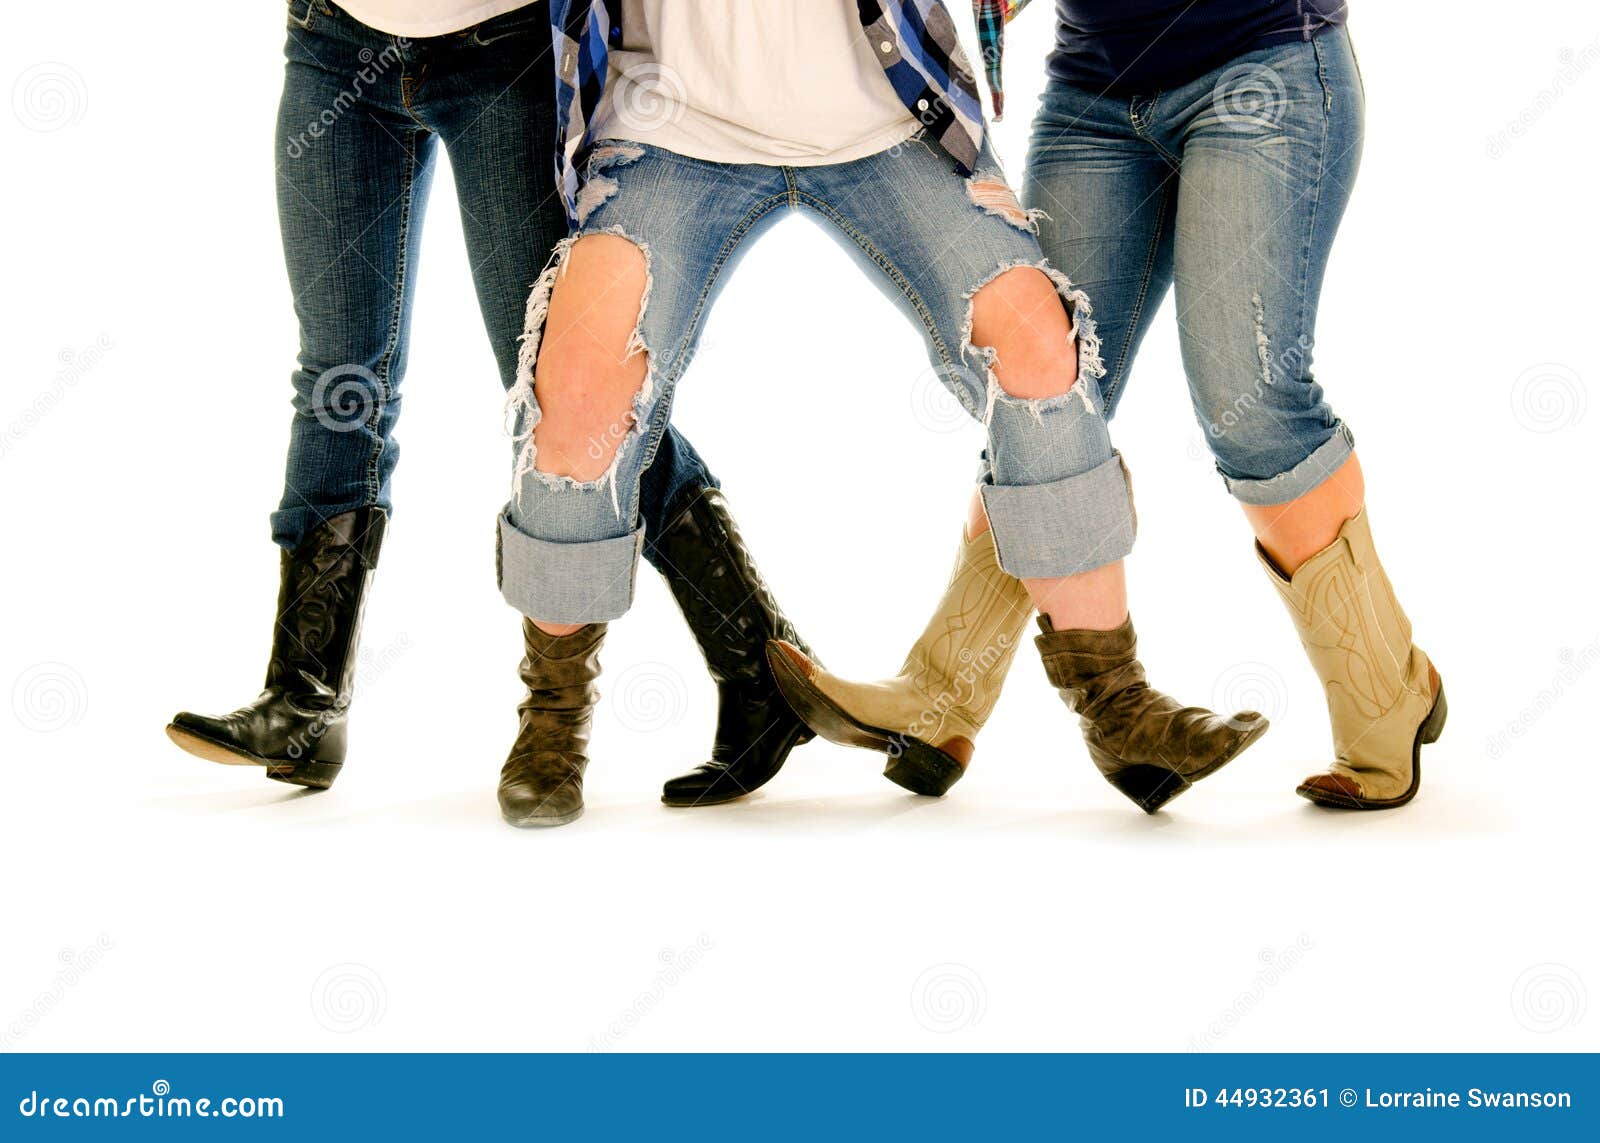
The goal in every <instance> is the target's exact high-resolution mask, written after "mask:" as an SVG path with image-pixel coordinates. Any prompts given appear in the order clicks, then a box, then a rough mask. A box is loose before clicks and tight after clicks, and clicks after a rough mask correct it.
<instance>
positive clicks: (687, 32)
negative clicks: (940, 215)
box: [594, 0, 921, 166]
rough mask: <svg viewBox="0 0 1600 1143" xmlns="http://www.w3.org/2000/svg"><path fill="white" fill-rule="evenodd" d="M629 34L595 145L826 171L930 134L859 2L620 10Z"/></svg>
mask: <svg viewBox="0 0 1600 1143" xmlns="http://www.w3.org/2000/svg"><path fill="white" fill-rule="evenodd" d="M622 34H623V49H622V50H621V51H617V50H613V51H612V52H611V53H610V75H609V76H608V77H607V79H606V89H605V95H604V98H603V99H602V101H601V104H600V108H599V111H598V113H597V114H596V116H595V126H594V136H595V138H597V139H606V138H611V139H628V140H631V141H633V142H636V143H651V144H654V145H656V146H658V147H664V148H666V149H667V150H669V151H676V152H678V153H679V154H681V155H689V156H692V157H693V158H697V159H707V160H709V161H711V162H714V163H764V164H767V165H770V166H821V165H823V164H827V163H845V162H849V161H850V160H852V159H860V158H864V157H865V156H867V155H875V154H877V153H878V152H879V151H883V150H886V149H888V148H889V147H892V146H894V145H895V144H896V143H899V142H902V141H903V140H905V139H907V138H909V137H910V136H912V135H913V134H915V133H916V131H917V129H918V128H919V127H920V126H921V124H920V123H918V122H917V120H916V119H915V118H914V117H913V116H912V114H911V112H910V111H908V110H907V109H906V105H905V104H904V103H902V102H901V101H900V97H899V96H898V95H896V94H895V90H894V87H893V85H891V84H890V82H889V77H888V76H886V75H885V74H884V72H883V65H882V64H881V63H879V62H878V59H877V57H876V56H875V55H874V54H873V50H872V45H871V44H869V43H868V42H867V39H866V34H865V31H864V30H863V28H862V27H861V19H860V16H859V15H858V14H857V9H856V5H855V2H854V0H623V24H622Z"/></svg>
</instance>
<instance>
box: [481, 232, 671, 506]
mask: <svg viewBox="0 0 1600 1143" xmlns="http://www.w3.org/2000/svg"><path fill="white" fill-rule="evenodd" d="M602 238H607V239H616V240H620V241H617V242H616V243H615V244H614V245H613V244H612V243H610V242H609V241H608V242H607V243H605V244H604V245H597V244H596V241H597V240H599V239H602ZM581 243H589V245H588V246H586V247H584V248H583V249H582V250H580V249H579V244H581ZM575 257H576V260H577V263H578V272H579V273H581V274H582V275H583V278H582V280H581V281H577V280H574V279H572V278H571V277H570V276H569V275H570V274H572V273H573V271H574V266H573V263H574V259H575ZM635 278H637V279H639V282H640V284H638V285H636V286H635V285H632V283H633V281H634V280H635ZM563 279H565V281H567V282H571V283H572V286H571V288H572V289H575V290H578V291H580V293H579V294H578V295H577V296H568V295H566V294H565V293H562V294H561V295H560V296H559V297H558V296H557V293H558V282H562V281H563ZM619 281H621V282H625V283H627V284H628V287H629V294H625V295H623V296H625V297H626V296H629V295H631V294H633V293H637V297H638V300H637V302H635V303H632V309H631V310H629V311H628V312H627V313H626V314H623V313H621V312H619V311H617V310H615V309H599V308H597V307H596V305H595V302H594V299H596V298H599V297H601V296H603V294H604V292H605V291H606V290H607V289H608V288H610V284H611V283H615V282H619ZM651 284H652V274H651V255H650V250H649V248H648V247H647V246H646V245H645V244H644V243H642V242H639V241H637V240H635V239H633V238H631V237H630V236H628V235H627V234H626V233H624V232H623V231H622V230H621V229H620V228H613V229H610V230H603V231H594V232H591V233H589V234H584V235H578V236H574V237H572V238H568V239H565V240H564V241H562V242H561V243H560V244H559V245H558V246H557V247H556V250H555V253H554V254H553V255H552V257H551V260H550V264H549V265H548V266H547V267H546V268H545V271H544V273H543V274H541V275H540V277H539V280H538V281H537V282H536V283H535V284H534V287H533V290H532V292H531V293H530V294H529V297H528V309H527V316H526V320H525V327H524V332H523V337H522V348H521V352H520V354H519V357H518V368H517V381H516V384H515V385H514V386H513V387H512V390H511V393H510V394H509V396H508V397H507V419H508V429H509V431H510V433H511V435H512V438H513V440H514V441H516V442H517V461H516V469H515V475H514V478H513V489H514V494H515V496H516V498H517V499H519V500H520V498H521V496H522V494H523V492H524V490H525V489H526V487H527V482H528V481H529V480H533V481H537V482H538V483H539V484H542V485H544V486H545V487H547V488H553V489H568V490H570V489H577V490H598V489H602V488H606V487H607V486H609V487H610V490H611V494H612V501H613V504H616V503H617V500H618V497H617V492H616V476H617V472H618V469H619V468H620V466H621V464H622V460H623V458H624V457H625V456H626V455H627V452H628V450H629V449H630V448H636V447H642V446H641V444H640V439H641V438H642V437H643V436H644V432H645V429H646V427H647V423H648V415H649V409H650V406H651V402H652V398H653V396H654V392H655V375H654V358H653V355H652V353H651V351H650V348H649V346H648V345H647V344H646V343H645V338H644V333H643V325H644V317H645V314H646V312H647V309H648V305H649V298H650V288H651ZM553 301H554V302H555V303H556V308H557V309H558V310H563V311H566V312H564V313H563V314H561V315H560V320H561V323H562V324H561V327H560V328H559V329H558V330H556V331H555V332H554V333H551V332H550V331H549V330H548V328H547V327H548V325H549V322H550V311H551V308H552V302H553ZM573 303H576V304H575V305H574V304H573ZM619 325H620V328H619ZM596 390H599V391H600V392H602V393H609V394H610V395H611V396H612V397H614V398H615V400H614V402H612V403H611V406H610V407H608V406H607V404H606V402H605V401H604V400H603V399H602V401H601V402H600V403H599V404H596V403H595V399H594V397H595V392H596ZM619 511H620V508H619Z"/></svg>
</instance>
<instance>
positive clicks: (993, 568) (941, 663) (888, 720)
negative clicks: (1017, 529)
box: [767, 532, 1033, 797]
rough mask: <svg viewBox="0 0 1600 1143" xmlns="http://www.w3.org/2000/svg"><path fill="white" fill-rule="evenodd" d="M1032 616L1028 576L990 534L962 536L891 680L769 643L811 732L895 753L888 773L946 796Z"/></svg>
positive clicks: (782, 685)
mask: <svg viewBox="0 0 1600 1143" xmlns="http://www.w3.org/2000/svg"><path fill="white" fill-rule="evenodd" d="M1032 614H1033V601H1032V600H1030V599H1029V598H1028V591H1027V589H1026V588H1025V587H1023V586H1022V581H1020V580H1018V579H1016V578H1015V577H1013V576H1011V575H1008V574H1006V573H1005V572H1004V571H1002V570H1001V569H1000V564H999V561H998V560H997V559H996V557H995V550H994V541H993V539H992V538H991V537H990V536H989V533H988V532H984V533H983V534H982V535H980V536H977V537H976V538H974V539H971V540H968V539H966V538H965V537H963V540H962V544H961V551H960V553H959V555H958V556H957V559H956V567H955V571H954V572H953V573H952V574H951V576H950V584H949V586H948V587H946V588H945V593H944V598H943V599H942V600H940V601H939V606H938V608H937V609H936V610H935V611H934V613H933V617H932V618H931V619H930V620H929V621H928V626H927V629H926V630H925V631H923V633H922V636H921V637H920V638H919V639H918V640H917V641H916V643H915V644H914V645H913V646H912V648H911V653H910V654H909V655H907V656H906V661H905V665H904V666H903V667H901V668H900V673H899V674H898V675H896V676H895V677H894V678H892V679H888V680H885V681H883V682H876V683H856V682H850V681H848V680H845V679H841V678H839V677H838V676H837V675H833V674H830V673H829V672H827V671H825V670H823V669H822V668H821V667H819V666H817V665H816V664H815V663H813V662H812V661H811V660H810V659H809V658H808V657H807V656H806V655H805V654H803V653H802V652H801V651H800V650H799V649H797V648H796V647H794V646H792V645H791V644H789V643H785V642H782V641H781V640H774V641H772V642H771V643H768V644H767V648H768V650H767V657H768V660H769V661H770V663H771V664H772V673H773V675H774V676H775V677H776V678H777V680H778V688H779V689H780V690H781V691H782V692H783V697H784V698H785V699H787V700H788V702H789V705H790V706H792V707H794V710H795V713H796V714H798V715H799V716H800V717H801V719H803V720H804V721H805V723H806V724H807V725H808V726H810V727H811V729H812V730H814V731H816V732H817V733H818V734H820V735H822V736H823V737H824V738H826V739H828V740H829V741H831V742H837V743H840V744H841V745H844V746H864V747H866V748H867V749H869V750H878V751H881V752H883V753H884V754H887V755H888V756H889V763H888V765H887V766H886V767H885V768H884V771H883V775H884V777H886V778H888V779H889V780H890V781H892V782H895V783H897V784H898V785H901V786H904V787H905V788H906V789H908V790H910V791H912V792H913V793H917V794H928V795H930V796H933V797H938V796H939V795H941V794H943V793H944V792H945V791H947V790H949V789H950V787H951V786H953V785H955V783H956V782H957V781H958V780H959V779H960V777H961V775H962V774H963V773H965V772H966V766H967V763H968V762H969V761H970V760H971V758H972V750H973V740H974V739H976V738H977V736H978V731H980V730H981V729H983V724H984V723H985V722H986V721H987V720H988V718H989V715H990V713H991V712H992V711H993V710H994V704H995V702H996V701H997V700H998V699H999V698H1000V688H1001V686H1002V685H1003V684H1004V683H1005V679H1006V673H1007V672H1008V671H1009V670H1010V669H1011V660H1012V659H1013V658H1014V657H1015V656H1016V652H1017V645H1018V644H1019V643H1020V642H1021V640H1022V632H1023V628H1024V627H1026V626H1027V623H1028V617H1029V616H1030V615H1032Z"/></svg>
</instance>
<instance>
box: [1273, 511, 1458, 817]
mask: <svg viewBox="0 0 1600 1143" xmlns="http://www.w3.org/2000/svg"><path fill="white" fill-rule="evenodd" d="M1256 555H1257V556H1259V557H1260V559H1261V565H1262V566H1263V567H1264V568H1266V569H1267V575H1268V576H1269V577H1270V578H1271V580H1272V585H1273V586H1274V587H1276V588H1277V589H1278V594H1279V595H1281V596H1282V597H1283V602H1284V603H1285V604H1286V605H1287V606H1288V608H1289V614H1290V615H1291V616H1293V617H1294V625H1295V627H1296V629H1298V631H1299V633H1300V642H1301V644H1302V645H1303V646H1304V647H1305V649H1306V654H1307V655H1308V656H1310V658H1311V665H1312V666H1313V667H1314V668H1315V669H1316V672H1317V675H1318V676H1319V677H1320V678H1321V679H1322V688H1323V690H1324V691H1326V692H1327V696H1328V716H1329V718H1330V719H1331V720H1332V722H1333V749H1334V753H1335V755H1336V756H1337V761H1335V762H1334V764H1333V766H1332V768H1330V769H1328V770H1326V771H1324V772H1323V773H1321V774H1313V775H1312V776H1311V777H1309V778H1307V779H1306V780H1305V781H1304V782H1302V783H1300V787H1299V789H1298V790H1296V791H1295V792H1296V793H1298V794H1299V795H1300V796H1301V797H1303V798H1310V799H1311V800H1312V801H1313V802H1317V803H1318V804H1320V805H1324V806H1338V807H1341V808H1344V809H1356V810H1383V809H1390V808H1392V807H1394V806H1403V805H1405V804H1406V803H1407V802H1409V801H1410V800H1411V799H1412V798H1414V797H1416V794H1417V788H1418V787H1419V786H1420V785H1421V783H1422V747H1423V744H1424V743H1429V742H1434V741H1436V740H1437V739H1438V737H1439V735H1440V734H1441V733H1442V732H1443V730H1444V721H1445V716H1446V713H1447V709H1448V708H1447V707H1446V705H1445V700H1444V687H1443V685H1442V684H1441V682H1440V680H1439V672H1438V671H1436V670H1435V669H1434V667H1433V664H1432V663H1430V662H1429V661H1428V656H1427V655H1425V654H1423V653H1422V650H1421V648H1419V647H1417V646H1416V645H1415V644H1414V643H1412V642H1411V621H1410V620H1408V619H1407V618H1406V614H1405V612H1404V611H1402V610H1401V609H1400V601H1399V600H1397V599H1396V598H1395V594H1394V588H1393V587H1391V586H1390V584H1389V577H1388V576H1386V575H1385V574H1384V572H1383V565H1382V564H1380V563H1379V562H1378V553H1377V550H1376V549H1375V548H1374V547H1373V546H1372V531H1371V529H1370V528H1369V527H1368V525H1367V514H1366V510H1365V509H1363V510H1362V511H1361V512H1359V513H1357V514H1356V516H1355V517H1354V518H1352V519H1350V520H1347V521H1345V525H1344V527H1343V528H1342V529H1341V530H1340V532H1339V538H1338V539H1337V540H1335V541H1334V542H1333V543H1332V544H1329V545H1328V546H1327V547H1326V548H1324V549H1322V551H1320V552H1318V553H1317V554H1316V555H1314V556H1312V557H1311V558H1310V559H1309V560H1307V561H1306V562H1305V563H1303V564H1301V565H1300V567H1299V569H1298V570H1297V571H1296V572H1295V573H1294V575H1293V576H1292V577H1289V578H1285V577H1284V575H1283V573H1282V572H1280V571H1279V570H1278V569H1277V567H1276V566H1274V565H1273V563H1272V561H1271V560H1270V559H1269V558H1268V557H1267V554H1266V553H1265V552H1264V551H1262V550H1261V545H1259V544H1257V545H1256Z"/></svg>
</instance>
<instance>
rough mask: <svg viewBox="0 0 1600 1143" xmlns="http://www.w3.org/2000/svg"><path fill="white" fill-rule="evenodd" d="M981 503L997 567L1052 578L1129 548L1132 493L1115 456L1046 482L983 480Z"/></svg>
mask: <svg viewBox="0 0 1600 1143" xmlns="http://www.w3.org/2000/svg"><path fill="white" fill-rule="evenodd" d="M983 507H984V510H985V511H986V512H987V513H988V514H989V528H990V530H991V531H992V532H993V533H994V546H995V553H996V554H997V555H998V556H999V558H1000V566H1001V567H1002V568H1004V569H1005V570H1006V571H1007V572H1009V573H1010V574H1011V575H1014V576H1016V577H1017V578H1018V579H1056V578H1059V577H1061V576H1068V575H1077V574H1078V573H1079V572H1086V571H1093V570H1094V569H1095V568H1098V567H1104V566H1105V565H1106V564H1112V563H1116V562H1117V561H1118V560H1120V559H1122V558H1124V557H1125V556H1127V554H1128V553H1129V552H1131V551H1132V550H1133V536H1134V532H1135V531H1136V528H1135V524H1134V515H1133V494H1132V492H1131V490H1130V489H1129V486H1128V474H1127V470H1126V469H1125V468H1124V467H1123V465H1122V457H1121V456H1120V455H1117V456H1113V457H1112V458H1111V459H1110V460H1108V461H1106V462H1105V463H1104V464H1101V465H1098V466H1096V467H1094V468H1091V469H1090V470H1089V471H1088V472H1084V473H1080V474H1079V475H1077V476H1069V477H1067V478H1066V479H1065V480H1057V481H1055V482H1053V483H1050V484H987V485H984V486H983Z"/></svg>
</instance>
